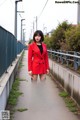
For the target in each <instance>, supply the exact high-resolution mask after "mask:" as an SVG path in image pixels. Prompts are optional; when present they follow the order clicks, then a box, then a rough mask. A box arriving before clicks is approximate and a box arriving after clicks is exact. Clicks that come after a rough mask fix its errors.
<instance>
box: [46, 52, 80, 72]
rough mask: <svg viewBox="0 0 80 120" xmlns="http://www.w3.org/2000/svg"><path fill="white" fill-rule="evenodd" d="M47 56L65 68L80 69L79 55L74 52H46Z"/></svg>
mask: <svg viewBox="0 0 80 120" xmlns="http://www.w3.org/2000/svg"><path fill="white" fill-rule="evenodd" d="M48 53H49V56H50V57H51V58H52V59H53V60H55V61H57V62H58V63H61V64H64V65H66V66H67V67H72V68H73V69H74V70H77V69H78V68H80V53H79V52H75V51H65V52H62V51H52V50H48Z"/></svg>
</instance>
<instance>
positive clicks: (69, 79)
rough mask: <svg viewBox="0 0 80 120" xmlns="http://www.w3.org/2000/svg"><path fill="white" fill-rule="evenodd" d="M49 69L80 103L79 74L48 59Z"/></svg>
mask: <svg viewBox="0 0 80 120" xmlns="http://www.w3.org/2000/svg"><path fill="white" fill-rule="evenodd" d="M49 63H50V69H51V72H52V74H53V75H54V77H55V78H56V80H58V82H59V83H60V84H61V85H62V86H63V88H64V89H65V90H66V91H67V92H68V93H69V94H70V96H71V97H72V98H74V100H75V101H76V102H77V103H78V104H79V105H80V74H77V73H75V72H74V71H71V70H70V69H68V68H65V67H63V66H62V65H60V64H58V63H56V62H54V61H52V60H51V59H49Z"/></svg>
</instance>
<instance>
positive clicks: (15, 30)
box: [14, 0, 22, 39]
mask: <svg viewBox="0 0 80 120" xmlns="http://www.w3.org/2000/svg"><path fill="white" fill-rule="evenodd" d="M18 2H22V0H16V1H15V28H14V35H15V37H16V39H17V3H18Z"/></svg>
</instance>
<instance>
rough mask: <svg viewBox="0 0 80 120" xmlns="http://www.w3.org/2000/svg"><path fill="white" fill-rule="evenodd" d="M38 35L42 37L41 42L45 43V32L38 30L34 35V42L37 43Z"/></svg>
mask: <svg viewBox="0 0 80 120" xmlns="http://www.w3.org/2000/svg"><path fill="white" fill-rule="evenodd" d="M37 35H40V36H41V40H40V42H42V41H44V35H43V32H42V31H41V30H37V31H35V33H34V35H33V40H34V42H36V41H35V36H37Z"/></svg>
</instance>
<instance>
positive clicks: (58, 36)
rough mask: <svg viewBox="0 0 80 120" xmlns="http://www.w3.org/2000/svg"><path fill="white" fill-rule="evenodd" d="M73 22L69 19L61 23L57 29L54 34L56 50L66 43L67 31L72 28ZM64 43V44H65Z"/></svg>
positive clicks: (53, 39)
mask: <svg viewBox="0 0 80 120" xmlns="http://www.w3.org/2000/svg"><path fill="white" fill-rule="evenodd" d="M71 26H72V25H71V24H68V23H67V21H64V22H63V23H61V24H59V25H58V27H57V28H56V30H55V31H54V32H53V34H52V41H53V45H52V46H53V48H54V49H55V50H57V49H61V47H62V45H64V44H66V40H65V39H66V38H65V31H67V30H68V29H70V28H71ZM63 43H64V44H63Z"/></svg>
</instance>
